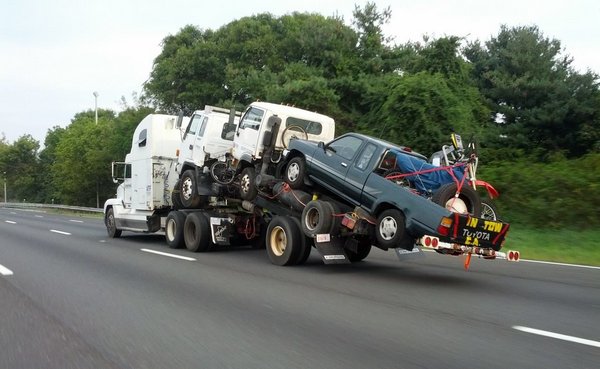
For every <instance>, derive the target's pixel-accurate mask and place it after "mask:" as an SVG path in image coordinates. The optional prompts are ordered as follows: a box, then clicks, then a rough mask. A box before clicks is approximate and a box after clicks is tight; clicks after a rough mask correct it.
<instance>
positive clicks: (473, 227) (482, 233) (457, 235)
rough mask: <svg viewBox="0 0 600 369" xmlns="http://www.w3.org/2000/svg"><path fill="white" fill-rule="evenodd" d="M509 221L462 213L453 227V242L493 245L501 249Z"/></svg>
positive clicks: (492, 246) (494, 247)
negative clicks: (504, 221)
mask: <svg viewBox="0 0 600 369" xmlns="http://www.w3.org/2000/svg"><path fill="white" fill-rule="evenodd" d="M508 227H509V224H508V223H503V222H499V221H495V220H487V219H481V218H475V217H471V216H469V215H460V216H459V218H458V223H457V224H455V227H454V229H453V234H452V238H453V242H456V243H460V244H462V245H467V246H475V247H491V248H493V249H494V250H500V248H501V247H502V243H503V241H504V238H505V237H506V233H507V232H508Z"/></svg>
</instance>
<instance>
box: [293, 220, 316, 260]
mask: <svg viewBox="0 0 600 369" xmlns="http://www.w3.org/2000/svg"><path fill="white" fill-rule="evenodd" d="M294 220H296V219H294ZM298 227H300V222H299V221H298ZM314 244H315V239H314V238H312V237H306V236H304V246H303V247H302V252H301V253H300V255H299V256H298V261H297V262H296V263H295V264H296V265H302V264H304V263H306V260H308V257H309V256H310V252H311V251H312V247H313V245H314Z"/></svg>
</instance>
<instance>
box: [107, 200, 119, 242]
mask: <svg viewBox="0 0 600 369" xmlns="http://www.w3.org/2000/svg"><path fill="white" fill-rule="evenodd" d="M104 224H105V225H106V232H107V233H108V237H110V238H119V237H121V230H120V229H118V228H117V223H116V222H115V212H114V210H113V208H112V207H111V208H108V210H107V211H106V218H104Z"/></svg>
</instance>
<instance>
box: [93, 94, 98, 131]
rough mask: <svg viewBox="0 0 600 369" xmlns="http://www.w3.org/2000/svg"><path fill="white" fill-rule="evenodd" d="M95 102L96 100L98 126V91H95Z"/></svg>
mask: <svg viewBox="0 0 600 369" xmlns="http://www.w3.org/2000/svg"><path fill="white" fill-rule="evenodd" d="M94 100H95V109H94V110H95V111H96V124H98V91H94Z"/></svg>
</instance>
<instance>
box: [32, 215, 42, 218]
mask: <svg viewBox="0 0 600 369" xmlns="http://www.w3.org/2000/svg"><path fill="white" fill-rule="evenodd" d="M34 217H36V218H43V217H44V216H43V215H34Z"/></svg>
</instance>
